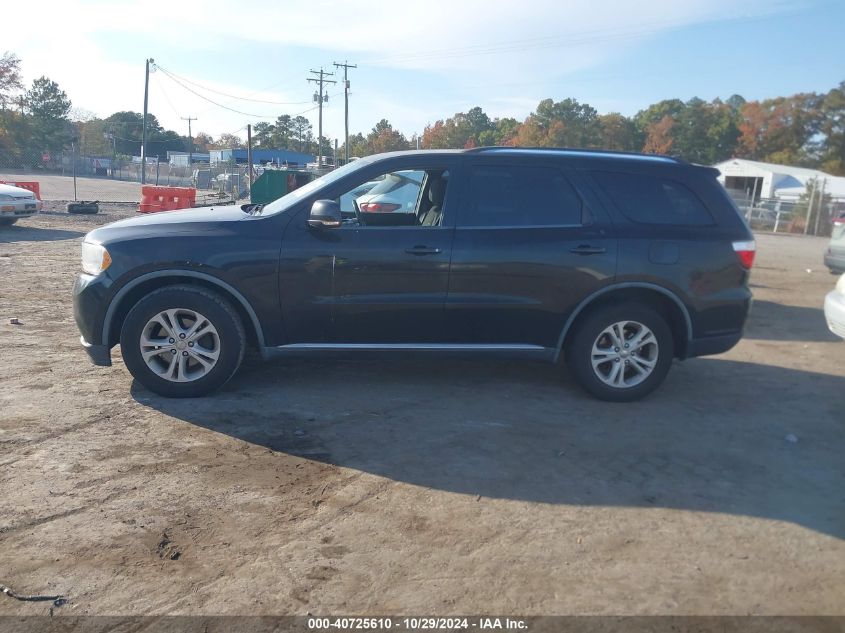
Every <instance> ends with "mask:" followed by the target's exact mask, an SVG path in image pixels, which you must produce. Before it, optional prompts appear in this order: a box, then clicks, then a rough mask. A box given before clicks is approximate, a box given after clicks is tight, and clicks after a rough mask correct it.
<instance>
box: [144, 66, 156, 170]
mask: <svg viewBox="0 0 845 633" xmlns="http://www.w3.org/2000/svg"><path fill="white" fill-rule="evenodd" d="M146 62H147V69H146V74H145V77H144V128H143V131H142V132H141V184H142V185H143V184H145V183H146V182H147V102H148V101H149V96H150V64H155V60H154V59H153V58H152V57H150V58H149V59H148V60H146Z"/></svg>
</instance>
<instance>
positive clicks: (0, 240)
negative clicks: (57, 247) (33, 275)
mask: <svg viewBox="0 0 845 633" xmlns="http://www.w3.org/2000/svg"><path fill="white" fill-rule="evenodd" d="M83 235H85V233H82V232H81V231H65V230H64V229H42V228H38V227H36V226H26V225H20V224H13V225H12V226H0V244H9V243H11V242H53V241H56V240H73V239H76V238H78V237H82V236H83Z"/></svg>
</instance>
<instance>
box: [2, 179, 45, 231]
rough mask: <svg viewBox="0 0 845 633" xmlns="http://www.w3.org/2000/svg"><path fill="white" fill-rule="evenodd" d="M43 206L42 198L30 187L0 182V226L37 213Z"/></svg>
mask: <svg viewBox="0 0 845 633" xmlns="http://www.w3.org/2000/svg"><path fill="white" fill-rule="evenodd" d="M42 206H43V205H42V203H41V200H38V199H37V198H36V197H35V194H34V193H32V192H31V191H30V190H29V189H22V188H21V187H13V186H12V185H3V184H0V226H3V225H6V226H8V225H9V224H14V223H15V222H17V221H18V220H20V219H21V218H28V217H29V216H31V215H35V214H36V213H38V212H39V211H41V207H42Z"/></svg>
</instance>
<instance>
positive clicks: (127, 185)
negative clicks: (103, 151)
mask: <svg viewBox="0 0 845 633" xmlns="http://www.w3.org/2000/svg"><path fill="white" fill-rule="evenodd" d="M18 180H20V181H33V180H35V181H38V183H39V184H40V185H41V199H42V200H45V201H47V200H50V201H67V200H73V199H74V195H73V178H71V177H70V176H61V175H57V174H42V173H38V174H33V173H32V172H29V173H26V172H20V171H4V172H0V181H8V182H15V181H18ZM76 199H77V200H88V201H91V200H108V201H116V200H119V201H121V202H140V201H141V185H140V184H138V183H137V182H128V181H127V182H124V181H121V180H112V179H111V178H90V177H84V176H79V177H78V178H77V179H76Z"/></svg>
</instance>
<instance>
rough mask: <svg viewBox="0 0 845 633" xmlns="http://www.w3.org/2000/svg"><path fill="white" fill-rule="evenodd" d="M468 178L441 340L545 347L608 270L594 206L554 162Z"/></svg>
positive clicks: (602, 224)
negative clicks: (509, 171) (446, 338)
mask: <svg viewBox="0 0 845 633" xmlns="http://www.w3.org/2000/svg"><path fill="white" fill-rule="evenodd" d="M507 170H511V174H508V173H506V172H507ZM468 171H469V178H468V184H467V186H466V187H465V191H464V195H462V196H461V201H460V205H459V209H458V214H457V215H458V218H457V227H456V229H455V239H454V242H453V247H452V265H451V270H450V276H449V292H448V295H447V299H446V323H447V330H448V337H449V341H448V342H466V343H491V344H528V345H539V346H542V347H549V348H554V347H556V345H557V343H558V338H559V336H560V333H561V331H562V329H563V326H564V323H565V322H566V318H567V317H568V315H569V314H570V313H571V312H572V310H573V309H574V308H575V307H576V306H577V305H578V303H580V302H581V301H582V300H583V299H584V298H585V297H587V296H588V295H589V294H591V293H592V292H594V291H595V290H597V289H599V288H600V287H602V286H603V285H605V284H606V283H607V282H608V281H609V280H611V279H612V278H613V277H614V275H615V273H616V260H617V253H616V251H617V244H616V240H615V239H614V238H613V237H612V236H611V234H610V233H609V223H608V221H607V219H606V217H605V214H604V212H603V209H601V208H599V205H597V204H596V203H595V200H594V199H592V198H591V197H590V194H589V192H587V193H586V194H585V193H584V192H583V191H582V190H581V188H580V187H577V184H579V183H580V181H579V179H578V177H577V175H575V174H572V173H570V172H568V171H567V170H565V169H562V168H560V169H559V168H556V167H554V165H551V166H550V165H544V166H543V167H540V168H539V169H538V168H536V166H534V165H530V164H526V163H515V164H511V163H508V162H505V161H490V160H487V161H485V162H482V161H479V162H477V163H476V164H475V165H473V166H472V167H471V168H470V169H469V170H468ZM477 175H480V177H478V179H477V180H476V179H475V178H476V176H477ZM509 208H510V209H511V211H508V209H509ZM558 208H559V209H561V210H560V212H559V213H558V212H556V211H555V209H558ZM556 219H558V220H559V222H558V223H557V224H555V223H554V221H555V220H556ZM541 222H542V223H545V224H544V225H540V224H539V223H541ZM485 224H487V226H485Z"/></svg>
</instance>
